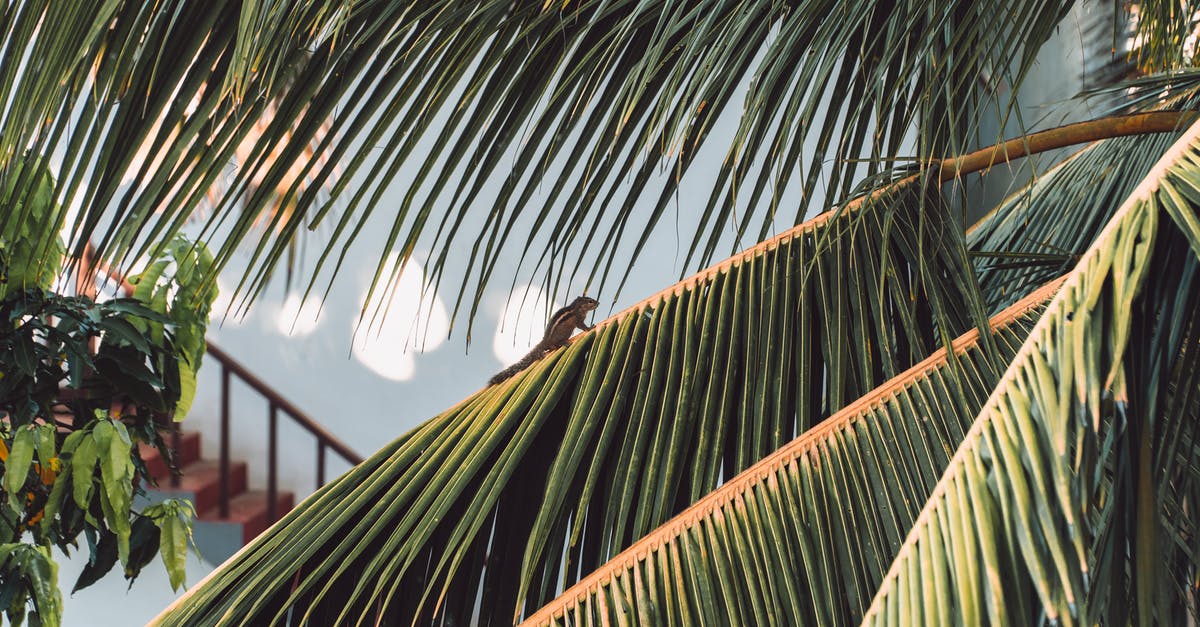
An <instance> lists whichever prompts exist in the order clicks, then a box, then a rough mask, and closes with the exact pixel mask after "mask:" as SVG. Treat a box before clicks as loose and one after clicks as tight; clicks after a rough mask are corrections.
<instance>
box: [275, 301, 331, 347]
mask: <svg viewBox="0 0 1200 627" xmlns="http://www.w3.org/2000/svg"><path fill="white" fill-rule="evenodd" d="M320 314H321V299H320V298H319V297H317V298H309V299H308V300H307V301H305V303H304V305H303V306H301V305H300V294H298V293H296V292H292V293H291V294H288V297H287V299H286V300H284V301H283V305H282V306H280V308H279V313H277V314H275V328H276V329H277V330H278V331H279V332H280V333H282V334H284V335H290V336H293V337H303V336H305V335H308V334H309V333H312V332H313V331H316V330H317V324H318V322H319V320H318V318H319V317H320Z"/></svg>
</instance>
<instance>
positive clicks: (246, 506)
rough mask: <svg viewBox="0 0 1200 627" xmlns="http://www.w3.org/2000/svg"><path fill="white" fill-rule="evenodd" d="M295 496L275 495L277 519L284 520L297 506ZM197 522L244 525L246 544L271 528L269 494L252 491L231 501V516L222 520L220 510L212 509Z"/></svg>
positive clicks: (203, 513) (243, 537)
mask: <svg viewBox="0 0 1200 627" xmlns="http://www.w3.org/2000/svg"><path fill="white" fill-rule="evenodd" d="M295 500H296V499H295V495H293V494H292V493H291V492H278V493H276V495H275V519H276V520H278V519H280V518H283V516H284V514H287V513H288V512H289V511H291V509H292V507H293V505H295ZM196 519H197V520H206V521H219V522H232V523H240V524H241V525H242V543H243V544H246V543H248V542H250V541H251V540H253V539H254V538H255V537H257V536H258V534H260V533H262V532H264V531H266V530H267V527H269V526H271V523H272V522H274V521H270V520H268V519H267V492H266V491H265V490H250V491H247V492H243V493H241V494H239V495H237V496H235V497H233V498H231V499H229V516H228V517H226V518H221V516H220V510H219V508H217V507H212V508H210V509H208V510H205V511H202V512H201V513H200V514H199V515H198V516H197V517H196Z"/></svg>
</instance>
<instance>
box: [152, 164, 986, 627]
mask: <svg viewBox="0 0 1200 627" xmlns="http://www.w3.org/2000/svg"><path fill="white" fill-rule="evenodd" d="M931 202H936V196H932V197H931V196H930V195H929V192H928V191H926V190H925V189H924V188H923V187H922V186H918V185H915V184H914V182H913V181H910V182H909V183H908V184H904V185H900V186H897V187H895V188H894V189H893V190H892V191H891V192H889V193H885V194H876V195H874V196H872V197H869V198H866V199H862V200H860V201H857V202H855V203H854V206H853V207H851V208H849V209H848V210H847V211H844V212H842V213H840V214H839V215H836V216H834V215H825V216H823V217H822V218H820V219H819V220H814V221H813V222H811V223H809V224H807V225H805V226H804V227H802V228H797V229H795V230H793V231H792V232H789V233H788V234H787V235H786V236H782V237H780V238H777V239H775V240H771V241H769V242H765V243H764V244H762V245H760V246H758V247H756V248H754V249H751V250H750V251H747V252H745V253H744V254H741V255H739V256H737V257H734V258H732V259H730V260H728V261H727V262H725V263H723V264H720V265H719V266H716V267H713V268H711V269H710V270H708V271H706V272H704V273H702V274H700V275H697V276H696V277H693V278H691V279H689V280H688V281H685V282H683V283H681V284H679V285H677V286H675V287H673V288H671V289H669V290H667V291H666V292H664V293H663V294H660V295H657V296H655V297H653V298H651V299H649V300H647V301H645V302H643V303H642V304H640V305H639V306H636V307H634V308H633V309H631V310H629V311H627V312H625V313H623V314H621V315H619V316H617V317H614V318H612V319H610V320H608V321H605V322H603V323H601V324H599V325H597V328H596V329H595V330H593V331H592V332H589V333H587V334H585V335H583V336H581V337H580V338H578V339H577V340H576V341H575V342H574V343H572V344H571V345H570V346H569V347H567V348H566V349H563V350H561V351H558V352H556V353H553V354H551V355H550V356H548V357H547V358H545V359H543V360H542V361H541V362H539V363H538V364H536V365H534V366H533V367H531V368H529V369H528V370H526V371H525V372H523V373H521V374H520V375H518V376H517V377H514V378H513V379H510V380H509V381H507V382H505V383H503V384H501V385H498V386H494V387H491V388H488V389H486V390H484V391H482V392H481V393H479V394H476V395H474V396H472V397H470V398H469V399H467V400H466V401H464V402H463V403H462V404H460V405H459V406H457V407H455V408H452V409H451V410H449V411H447V412H446V413H444V414H442V415H441V416H438V417H437V418H434V419H433V420H431V421H429V422H427V423H425V424H424V425H423V426H421V427H420V428H418V429H417V430H415V431H414V432H412V433H410V434H408V435H406V436H405V437H403V438H401V439H400V440H398V441H396V442H394V443H392V444H390V445H388V446H386V447H384V448H383V450H381V451H380V452H379V453H378V454H376V455H375V456H373V457H372V458H371V459H370V460H368V461H367V462H366V463H364V464H363V465H361V466H359V467H358V468H355V469H353V470H352V471H350V472H349V473H348V474H347V475H345V476H344V477H342V478H341V479H339V480H338V481H336V482H334V483H333V484H331V485H330V486H328V487H326V488H325V489H324V490H322V491H320V492H318V493H317V494H315V495H314V496H313V497H312V498H310V499H309V500H307V501H306V502H305V503H304V504H302V505H301V506H300V507H298V508H297V509H296V510H294V511H293V512H292V513H290V514H289V515H288V516H287V517H286V518H285V519H284V520H282V521H281V522H280V523H279V524H277V525H276V526H275V527H273V528H272V530H271V531H269V532H268V533H266V534H265V535H263V536H262V537H261V538H260V539H258V540H256V541H255V542H254V543H253V544H252V545H250V546H249V547H247V549H245V550H244V551H243V552H241V553H239V554H238V555H237V556H236V557H235V558H233V559H232V560H230V561H228V562H226V564H225V565H223V566H222V567H221V568H220V569H219V570H218V571H216V572H215V573H214V575H213V576H212V577H211V578H209V579H208V580H207V581H206V582H203V583H202V584H200V585H199V586H198V587H196V588H194V589H193V590H192V591H191V592H189V594H188V596H187V597H186V598H185V599H184V600H181V601H180V602H179V603H178V604H176V605H175V606H173V607H172V608H171V609H170V610H169V611H168V612H167V613H166V614H164V615H163V616H161V617H160V620H161V621H163V622H168V623H175V622H185V623H186V622H192V621H195V622H199V623H205V624H209V623H214V622H217V623H219V622H221V621H223V620H230V617H237V620H238V621H246V620H251V621H256V620H257V621H263V622H270V621H272V620H277V619H283V618H285V617H287V621H289V622H290V621H298V620H311V621H316V622H321V623H330V624H340V623H343V622H356V621H363V620H374V619H375V618H380V619H381V620H384V621H396V622H408V621H412V620H419V621H420V622H447V623H450V622H462V621H467V620H470V619H471V616H472V613H473V612H474V611H475V610H476V609H477V610H478V612H479V614H480V616H481V617H483V618H481V621H482V622H484V623H496V622H499V623H508V622H510V621H511V620H512V618H513V617H514V616H518V615H521V614H524V613H527V612H530V611H532V610H533V609H535V608H537V607H538V606H540V605H541V604H542V603H544V602H546V601H549V600H550V599H552V598H554V596H555V595H557V594H558V593H559V592H560V591H561V590H562V589H563V588H564V587H565V586H567V585H570V584H571V583H574V582H575V581H577V580H578V579H579V578H580V577H582V576H583V575H584V574H586V573H588V572H590V571H591V570H593V569H594V568H596V567H598V566H599V565H601V564H602V563H603V562H604V561H606V560H607V559H609V558H611V557H612V556H614V555H616V554H617V553H619V552H620V551H621V550H623V549H624V548H625V547H627V546H628V545H630V544H631V543H632V542H633V541H634V540H635V539H637V538H639V537H641V536H642V535H644V534H646V533H648V532H649V531H651V530H652V529H654V528H655V527H656V526H657V525H659V524H661V523H662V522H664V521H665V520H667V519H669V518H670V517H671V516H673V515H675V514H676V513H678V512H679V511H681V510H683V509H684V508H686V507H687V506H689V505H690V504H691V503H693V502H695V501H696V500H697V499H699V498H700V497H701V496H703V495H704V494H706V493H708V492H709V491H711V490H712V489H713V488H715V487H716V486H717V485H719V484H720V483H721V482H722V480H723V479H724V478H728V477H732V476H733V475H735V474H736V473H737V472H739V471H741V470H743V469H745V468H746V467H748V466H750V465H751V464H752V463H754V462H755V461H757V460H759V459H761V458H762V457H764V456H766V455H767V454H769V453H771V452H772V451H774V450H776V449H778V448H779V447H780V446H781V445H783V444H784V443H785V442H788V441H790V440H791V439H793V438H794V437H795V436H797V435H798V434H799V433H801V432H803V431H805V430H807V429H809V428H810V427H811V426H812V425H814V424H816V423H817V422H819V421H820V420H822V419H824V418H825V417H827V416H829V415H830V414H832V413H834V412H835V411H837V410H839V409H841V408H842V407H843V406H845V405H846V404H847V403H849V402H851V401H852V400H854V399H856V398H858V397H860V396H862V395H863V394H865V393H866V392H867V391H869V390H870V389H872V388H874V387H875V386H877V385H879V384H880V383H882V382H883V381H885V380H887V379H889V378H891V377H893V376H895V375H897V374H899V373H901V372H903V371H905V370H906V369H908V368H909V367H911V366H912V365H913V364H914V363H916V362H918V361H920V360H921V359H923V358H924V357H925V356H927V355H929V354H930V353H932V352H933V351H934V349H935V348H937V347H938V346H941V345H944V344H949V343H950V341H949V340H943V339H942V338H951V339H952V338H954V337H957V336H958V335H960V334H962V333H963V332H965V331H967V330H968V329H971V328H973V327H974V326H975V322H974V321H975V320H976V318H975V315H974V312H975V311H976V310H977V309H978V308H979V307H980V304H979V303H978V300H977V299H975V298H973V296H972V295H973V294H974V293H975V291H974V290H975V287H974V285H973V283H972V278H971V274H970V271H969V268H968V266H967V265H966V264H967V258H966V254H965V248H964V244H963V241H962V239H961V236H958V235H956V234H958V233H959V231H958V230H957V227H955V226H953V225H951V224H946V225H944V226H942V227H941V228H930V226H931V225H932V224H933V221H932V220H930V219H926V220H925V221H924V222H921V221H920V220H918V219H917V215H918V213H919V212H920V211H921V209H922V207H923V206H928V205H929V204H930V203H931ZM935 215H938V214H935ZM885 258H886V259H887V260H888V261H887V263H886V264H885V263H884V259H885ZM885 266H886V267H891V268H893V269H894V270H895V271H894V272H891V273H888V274H886V275H877V274H874V272H875V270H876V269H877V268H880V267H885ZM930 288H934V289H936V290H937V291H936V293H935V292H932V291H930ZM945 320H953V321H955V323H954V324H953V325H942V324H940V322H939V321H945ZM994 363H999V362H997V361H995V358H992V357H988V358H983V357H981V358H979V359H977V360H976V361H974V362H973V363H972V366H971V367H972V368H982V369H986V368H989V367H991V368H994ZM990 364H991V365H990ZM992 372H993V376H994V373H995V372H996V371H995V370H993V371H992ZM928 479H929V480H930V481H932V480H933V479H934V476H930V477H928ZM477 597H478V598H479V599H481V600H480V602H479V605H478V607H476V603H475V599H476V598H477Z"/></svg>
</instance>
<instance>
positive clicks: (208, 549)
mask: <svg viewBox="0 0 1200 627" xmlns="http://www.w3.org/2000/svg"><path fill="white" fill-rule="evenodd" d="M164 437H165V438H167V441H168V442H170V435H169V434H164ZM139 446H140V452H141V455H142V459H143V460H145V462H146V467H147V470H148V471H149V472H150V475H151V477H153V478H154V480H155V481H156V482H157V484H158V485H157V487H154V486H151V485H146V486H145V488H146V498H147V503H146V504H150V503H156V502H159V501H161V500H163V499H166V498H186V499H188V500H190V501H191V502H192V503H193V504H194V505H195V507H196V523H195V526H194V528H193V537H194V538H195V541H196V546H197V548H198V549H199V550H200V554H201V555H202V556H203V557H204V559H205V560H206V561H208V562H211V563H213V564H219V563H221V562H223V561H225V560H226V559H227V558H228V557H229V556H231V555H233V554H234V553H235V552H236V551H237V550H238V549H239V548H241V547H242V546H244V545H245V544H246V543H248V542H250V541H251V540H253V539H254V538H255V537H256V536H258V534H260V533H262V532H263V531H266V529H267V527H269V526H271V523H272V522H274V520H276V519H278V518H281V517H283V515H284V514H286V513H287V512H288V511H290V510H291V509H292V507H293V506H294V505H295V495H294V494H292V493H291V492H287V491H279V492H278V493H277V494H276V496H275V507H274V512H271V511H269V510H270V509H271V508H269V507H268V506H267V503H268V500H267V492H266V490H249V489H247V487H248V486H247V481H246V475H247V466H246V463H245V462H241V461H234V462H231V463H230V465H229V477H230V481H229V488H230V498H229V513H228V515H227V516H222V515H221V507H220V496H221V466H220V462H219V461H217V460H212V459H205V458H204V457H203V455H202V452H201V446H200V434H199V433H196V432H182V433H180V434H179V445H178V449H177V450H176V453H175V456H176V459H177V460H178V463H179V467H180V471H181V476H180V478H179V481H178V485H172V481H171V472H170V469H169V468H168V467H167V463H166V460H164V459H163V458H162V455H160V454H159V452H158V449H155V448H154V447H151V446H147V445H145V444H142V445H139ZM272 514H273V515H272Z"/></svg>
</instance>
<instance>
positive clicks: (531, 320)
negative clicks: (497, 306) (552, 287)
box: [492, 284, 559, 364]
mask: <svg viewBox="0 0 1200 627" xmlns="http://www.w3.org/2000/svg"><path fill="white" fill-rule="evenodd" d="M549 301H550V299H549V298H548V297H547V296H546V293H545V292H543V291H542V289H541V288H540V287H538V286H536V285H528V284H526V285H525V286H523V287H521V286H519V287H517V289H515V290H513V293H512V295H510V296H509V298H508V302H507V303H505V304H504V311H503V312H501V314H500V324H499V326H497V327H496V334H495V336H494V337H493V338H492V352H493V353H495V355H496V359H499V360H500V361H502V362H504V363H505V364H511V363H513V362H514V361H517V360H518V359H520V358H521V357H524V356H525V353H528V352H529V349H530V348H533V345H534V344H537V343H538V340H541V339H542V336H543V335H545V333H546V321H547V319H548V318H549V317H550V312H552V311H554V310H555V309H557V308H558V307H559V305H558V304H557V303H551V302H549Z"/></svg>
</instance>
